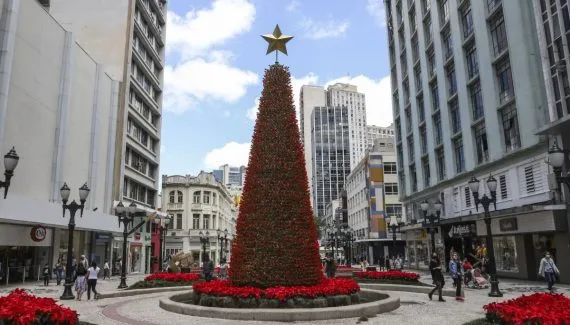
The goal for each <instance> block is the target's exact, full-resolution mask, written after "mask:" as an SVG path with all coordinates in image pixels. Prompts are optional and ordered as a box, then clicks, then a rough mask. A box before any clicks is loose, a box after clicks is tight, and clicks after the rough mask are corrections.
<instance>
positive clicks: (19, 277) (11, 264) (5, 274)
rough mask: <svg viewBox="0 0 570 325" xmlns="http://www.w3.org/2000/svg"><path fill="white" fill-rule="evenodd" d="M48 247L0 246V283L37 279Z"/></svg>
mask: <svg viewBox="0 0 570 325" xmlns="http://www.w3.org/2000/svg"><path fill="white" fill-rule="evenodd" d="M48 256H49V247H33V246H0V285H6V284H11V283H22V282H25V281H37V280H38V276H39V275H40V273H41V268H42V267H43V266H44V265H45V264H46V263H49V259H48Z"/></svg>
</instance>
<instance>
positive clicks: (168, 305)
mask: <svg viewBox="0 0 570 325" xmlns="http://www.w3.org/2000/svg"><path fill="white" fill-rule="evenodd" d="M361 293H363V294H365V295H368V296H369V297H370V296H374V298H376V299H381V300H377V301H372V302H367V303H362V304H356V305H349V306H341V307H328V308H289V309H281V308H275V309H267V308H219V307H204V306H198V305H192V304H186V303H182V302H178V301H188V300H191V298H192V295H191V294H192V292H186V293H183V294H175V295H172V296H170V297H167V298H164V299H160V301H159V306H160V308H162V309H164V310H166V311H170V312H173V313H177V314H183V315H190V316H198V317H206V318H218V319H229V320H245V321H265V322H268V321H277V322H297V321H315V320H327V319H341V318H356V317H361V316H366V317H374V316H376V315H377V314H382V313H387V312H390V311H393V310H395V309H398V308H399V307H400V298H399V297H390V296H388V295H387V294H385V293H383V292H380V291H375V290H369V289H364V290H362V291H361Z"/></svg>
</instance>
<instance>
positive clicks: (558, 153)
mask: <svg viewBox="0 0 570 325" xmlns="http://www.w3.org/2000/svg"><path fill="white" fill-rule="evenodd" d="M564 156H565V151H564V150H562V149H561V148H560V147H559V146H558V143H557V142H556V141H554V143H553V144H552V147H550V150H548V164H550V166H552V169H553V170H554V175H555V176H556V182H557V183H558V185H559V186H560V184H562V183H564V184H566V186H568V188H569V189H570V173H567V174H566V175H564V176H562V166H564Z"/></svg>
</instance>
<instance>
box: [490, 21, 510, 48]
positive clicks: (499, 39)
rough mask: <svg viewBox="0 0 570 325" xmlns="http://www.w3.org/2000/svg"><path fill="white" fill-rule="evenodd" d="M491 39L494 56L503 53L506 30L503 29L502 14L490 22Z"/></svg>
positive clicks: (505, 44)
mask: <svg viewBox="0 0 570 325" xmlns="http://www.w3.org/2000/svg"><path fill="white" fill-rule="evenodd" d="M489 27H490V30H491V39H492V40H493V53H494V54H495V56H497V55H499V54H501V53H503V51H504V50H506V49H507V47H508V43H507V30H506V29H505V19H504V17H503V15H500V16H499V17H497V18H495V19H494V20H493V21H491V22H490V26H489Z"/></svg>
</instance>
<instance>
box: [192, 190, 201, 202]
mask: <svg viewBox="0 0 570 325" xmlns="http://www.w3.org/2000/svg"><path fill="white" fill-rule="evenodd" d="M200 196H201V193H200V191H196V192H194V195H193V197H194V201H193V202H194V203H196V204H199V203H200Z"/></svg>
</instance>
